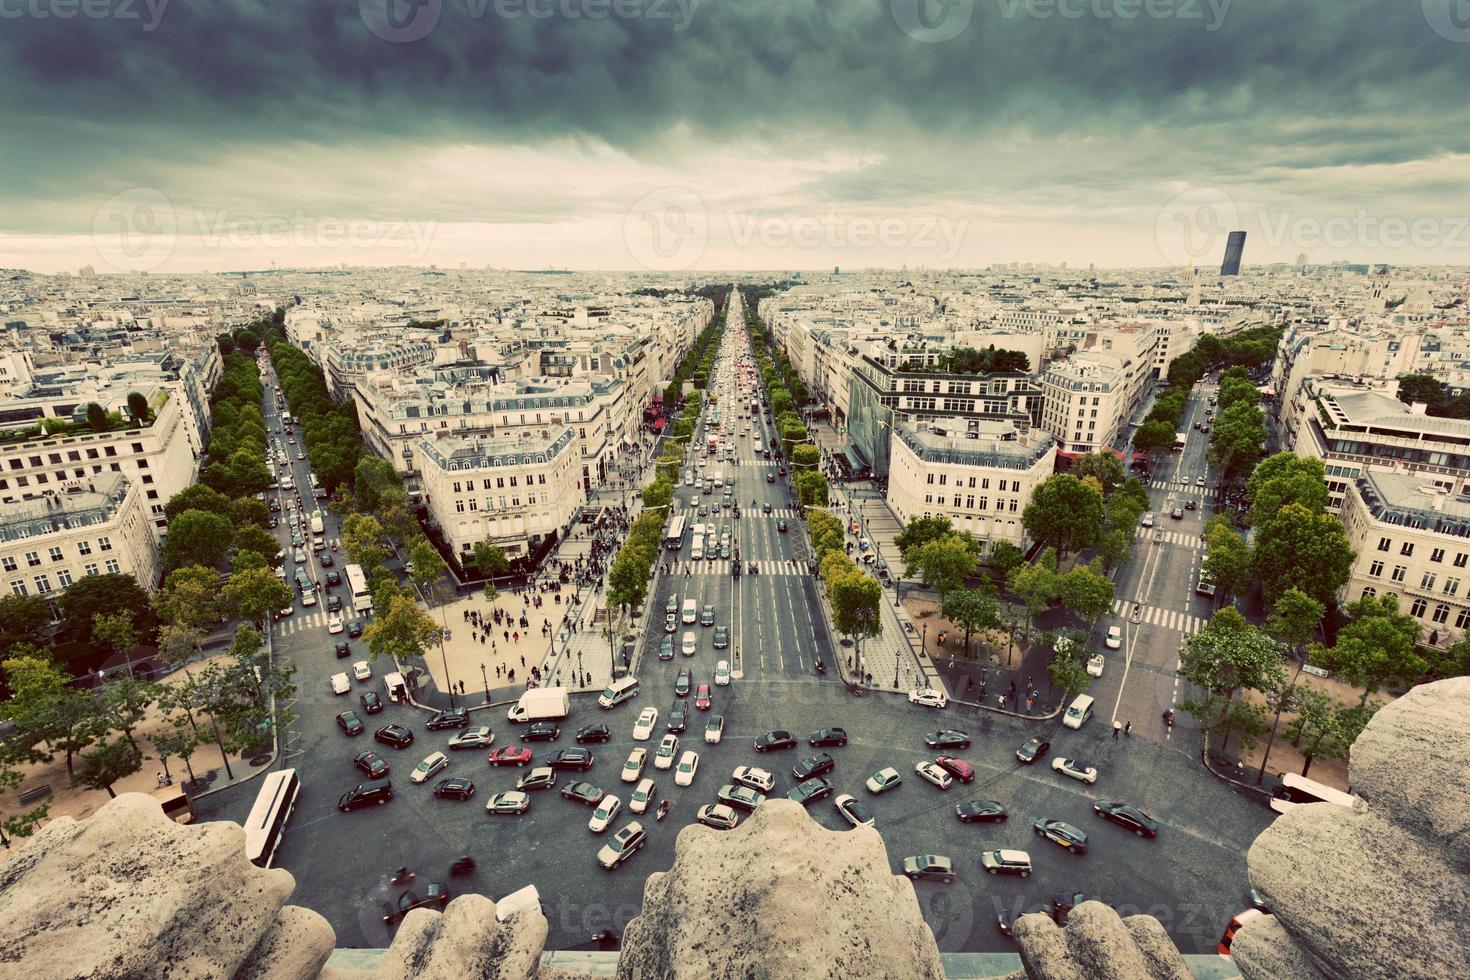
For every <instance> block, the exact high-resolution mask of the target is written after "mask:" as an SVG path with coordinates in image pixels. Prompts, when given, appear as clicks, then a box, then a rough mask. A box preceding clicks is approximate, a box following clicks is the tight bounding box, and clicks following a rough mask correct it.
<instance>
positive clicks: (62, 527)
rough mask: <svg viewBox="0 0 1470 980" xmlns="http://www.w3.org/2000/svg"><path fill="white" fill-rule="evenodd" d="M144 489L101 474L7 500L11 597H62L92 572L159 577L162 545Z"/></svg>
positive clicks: (0, 547) (150, 581)
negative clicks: (74, 484) (70, 485)
mask: <svg viewBox="0 0 1470 980" xmlns="http://www.w3.org/2000/svg"><path fill="white" fill-rule="evenodd" d="M151 524H152V522H151V520H150V519H149V514H148V510H147V506H146V502H145V498H144V495H143V493H142V492H141V487H140V485H139V484H137V483H135V482H134V481H132V480H130V479H129V478H128V477H127V476H125V475H123V474H122V473H114V472H102V473H98V474H96V475H95V476H92V477H89V478H87V479H85V480H83V481H81V484H80V485H79V486H77V487H75V488H73V489H69V490H60V489H56V488H53V489H51V490H48V491H45V492H43V493H41V494H39V495H37V496H33V497H30V498H28V499H25V500H10V499H7V500H6V501H5V502H3V503H0V572H3V576H4V580H5V581H6V583H7V584H8V585H9V587H10V592H11V594H12V595H18V596H40V597H42V598H45V599H48V600H54V599H56V598H58V597H59V596H60V595H61V594H62V593H63V592H65V591H66V590H67V589H68V588H69V587H70V586H71V585H72V583H73V582H76V581H78V580H80V579H82V578H85V577H87V576H89V575H114V574H127V575H132V576H133V577H134V578H135V579H137V581H138V584H140V585H142V586H143V587H144V588H145V589H152V588H153V587H154V585H155V584H157V579H158V542H157V540H156V539H155V537H154V535H153V532H152V527H151Z"/></svg>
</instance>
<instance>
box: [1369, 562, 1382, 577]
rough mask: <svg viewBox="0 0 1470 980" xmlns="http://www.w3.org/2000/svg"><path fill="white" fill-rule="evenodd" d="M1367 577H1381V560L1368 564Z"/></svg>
mask: <svg viewBox="0 0 1470 980" xmlns="http://www.w3.org/2000/svg"><path fill="white" fill-rule="evenodd" d="M1368 577H1369V578H1382V577H1383V562H1381V561H1375V562H1374V563H1373V564H1371V565H1369V566H1368Z"/></svg>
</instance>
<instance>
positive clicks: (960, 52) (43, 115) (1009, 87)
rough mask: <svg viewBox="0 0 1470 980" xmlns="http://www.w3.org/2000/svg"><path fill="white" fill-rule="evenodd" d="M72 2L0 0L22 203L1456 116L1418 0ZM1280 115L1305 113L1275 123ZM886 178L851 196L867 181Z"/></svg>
mask: <svg viewBox="0 0 1470 980" xmlns="http://www.w3.org/2000/svg"><path fill="white" fill-rule="evenodd" d="M79 2H80V0H0V86H3V90H4V91H5V93H6V96H5V99H4V108H3V109H0V133H4V134H6V135H4V136H0V163H3V164H5V165H7V169H8V171H9V176H10V177H11V178H13V179H8V180H7V184H8V186H9V188H10V189H9V191H8V192H0V194H5V193H8V194H9V195H13V196H14V197H13V198H12V200H15V199H19V198H22V197H24V198H26V199H28V200H27V206H28V207H35V209H36V213H37V214H41V213H44V211H45V209H44V207H43V206H40V205H37V204H36V202H45V201H48V200H56V201H60V200H62V199H64V198H66V197H67V196H68V195H69V194H72V193H75V192H76V190H77V189H78V187H79V186H93V185H96V186H97V187H98V188H99V189H101V188H105V187H107V186H113V185H116V184H119V183H121V184H122V185H123V186H126V185H127V184H128V183H130V182H136V181H139V180H145V179H147V178H148V175H149V173H150V172H152V173H155V174H158V173H163V172H166V171H167V169H168V168H169V167H170V166H173V165H176V164H179V163H182V162H185V161H190V160H196V161H197V160H208V159H210V158H211V157H219V158H225V159H228V160H229V162H230V165H232V166H239V165H241V164H248V162H249V155H250V154H251V152H252V147H253V146H260V145H265V144H269V145H272V146H280V145H282V144H290V143H293V142H299V143H300V144H302V145H307V146H316V147H321V146H332V145H342V146H349V147H355V148H357V152H358V153H359V154H363V153H367V154H371V152H372V147H373V146H374V145H375V144H376V145H382V146H385V147H386V146H390V145H391V146H395V147H399V148H401V147H402V146H403V141H418V142H422V143H423V144H424V145H425V146H437V145H442V144H445V143H449V144H454V143H465V144H474V143H478V142H497V143H506V142H530V143H535V142H538V141H543V140H549V139H557V138H567V137H573V138H588V139H592V140H601V141H606V142H607V143H609V144H611V145H613V146H617V147H620V148H623V149H625V150H627V151H629V152H631V153H633V154H635V155H641V154H650V155H652V154H657V153H658V152H659V147H660V146H661V144H662V143H663V141H664V140H665V138H666V137H667V136H668V135H669V134H670V133H671V132H674V131H676V130H679V129H681V128H687V129H689V130H692V131H693V132H694V133H695V134H696V135H700V136H703V137H704V138H708V139H712V140H716V141H725V140H731V139H735V140H738V139H740V138H742V137H743V136H748V137H749V138H750V139H751V140H761V141H766V142H769V143H781V142H790V143H792V144H796V143H800V142H806V143H822V142H826V143H830V144H833V145H841V146H845V147H849V148H852V147H871V148H872V149H873V150H874V151H875V152H879V153H887V152H890V151H892V152H894V153H895V154H896V155H900V156H901V155H902V151H903V150H904V149H905V148H911V147H912V146H913V144H914V142H915V140H916V139H918V138H920V135H921V134H922V135H923V136H924V137H932V138H935V139H946V140H970V141H973V143H974V146H975V148H976V149H975V152H977V153H984V152H985V146H986V143H985V140H986V138H987V135H988V134H990V133H1005V132H1014V131H1015V130H1016V129H1018V128H1019V129H1023V130H1024V129H1028V128H1029V129H1031V130H1033V131H1035V132H1038V133H1057V132H1063V133H1072V132H1075V133H1079V134H1080V133H1093V134H1098V135H1100V136H1104V137H1106V138H1108V139H1109V140H1112V141H1114V142H1115V143H1125V142H1126V141H1128V140H1129V139H1130V138H1132V136H1133V134H1134V133H1135V132H1142V131H1144V130H1148V131H1149V132H1152V133H1154V134H1155V136H1154V139H1157V138H1158V137H1157V133H1158V132H1159V131H1166V130H1168V129H1170V128H1173V127H1182V128H1184V129H1185V130H1188V131H1192V132H1195V133H1196V134H1198V136H1199V138H1198V139H1196V140H1195V141H1194V142H1193V144H1192V146H1191V147H1190V148H1191V149H1199V148H1201V147H1202V146H1207V145H1208V144H1209V143H1210V142H1212V141H1213V142H1214V144H1215V146H1216V147H1217V148H1218V150H1219V152H1220V153H1221V154H1233V155H1234V157H1235V158H1234V159H1233V160H1231V161H1225V160H1221V161H1220V165H1221V167H1222V168H1225V169H1241V168H1243V167H1246V166H1249V165H1248V164H1246V163H1244V161H1245V160H1253V161H1255V162H1257V163H1259V162H1262V161H1270V162H1271V163H1272V164H1273V165H1275V166H1279V167H1288V168H1312V167H1315V166H1321V165H1324V164H1327V165H1347V164H1355V163H1356V164H1361V163H1382V162H1393V161H1404V160H1413V159H1417V158H1420V157H1422V156H1424V155H1426V154H1433V153H1441V152H1462V151H1464V150H1465V142H1466V140H1467V137H1466V136H1465V135H1462V134H1464V133H1466V132H1467V131H1470V130H1467V128H1466V127H1465V126H1464V125H1463V119H1464V115H1465V109H1464V93H1465V92H1466V91H1470V45H1467V44H1457V43H1453V42H1451V41H1449V40H1446V38H1445V37H1443V36H1441V35H1440V34H1438V33H1436V32H1435V30H1433V29H1432V26H1431V24H1430V22H1429V21H1428V20H1427V19H1426V17H1425V15H1424V13H1423V11H1422V9H1421V3H1420V2H1419V0H1401V2H1394V3H1383V2H1381V0H1320V2H1306V0H1291V2H1280V0H1235V2H1233V3H1230V2H1226V0H973V7H971V6H970V3H969V0H949V2H950V3H951V4H953V5H954V6H952V7H951V8H950V10H951V13H953V12H955V11H963V10H966V9H969V10H971V17H970V20H969V23H968V26H967V27H966V28H965V29H964V30H963V31H961V32H960V33H959V34H958V36H956V37H954V38H953V39H952V40H948V41H945V42H944V43H924V42H922V41H918V40H915V39H913V38H912V37H910V36H909V35H907V34H906V33H905V32H904V31H903V30H901V29H900V27H899V21H901V20H902V19H903V18H902V17H901V16H900V17H898V18H896V17H895V14H894V11H895V10H901V9H903V8H904V5H905V4H908V5H909V6H910V7H911V6H912V5H913V4H914V3H915V2H918V3H923V4H932V5H935V6H933V7H932V10H943V9H945V8H943V6H942V5H940V0H881V2H880V0H841V2H838V0H827V2H823V0H724V2H716V0H703V2H698V3H695V4H694V6H693V7H692V8H691V7H690V6H689V4H691V3H694V0H442V7H441V11H440V14H439V16H438V18H437V21H436V23H435V25H434V27H433V29H432V30H429V31H428V32H427V33H426V34H425V35H424V36H423V37H422V38H420V39H418V40H415V41H412V42H411V43H390V42H388V41H385V40H383V39H382V38H381V37H379V36H377V35H376V34H375V33H374V32H373V31H372V30H370V29H369V25H368V21H369V19H370V18H366V19H365V17H364V9H373V5H374V4H375V3H376V4H379V5H381V3H382V2H383V0H362V2H361V3H359V2H357V0H299V2H292V3H287V2H262V0H255V2H249V0H171V2H164V0H95V4H96V6H95V8H94V9H95V10H98V11H102V12H104V13H106V12H109V11H110V12H111V15H110V16H86V15H77V16H72V17H69V18H66V19H63V18H61V17H59V16H57V15H56V14H57V12H58V11H59V10H60V9H62V8H63V7H65V8H67V9H72V10H75V9H76V4H77V3H79ZM386 2H389V3H398V2H399V0H386ZM419 2H420V3H424V2H428V3H433V2H435V0H419ZM1426 2H1427V3H1429V4H1433V3H1435V2H1438V0H1426ZM681 3H682V5H681ZM528 6H530V7H533V8H534V9H535V10H537V11H541V12H545V11H548V10H549V11H551V12H552V13H553V16H551V17H540V16H533V15H532V14H531V13H529V12H528V9H527V8H528ZM124 9H126V10H127V11H128V12H130V13H132V15H133V16H123V11H124ZM404 9H405V10H408V11H410V12H411V11H412V10H413V8H404ZM619 10H622V11H625V12H626V11H628V10H637V11H642V12H643V14H644V16H634V17H628V16H618V15H617V13H616V12H617V11H619ZM1125 10H1136V11H1143V13H1142V14H1141V15H1140V16H1137V17H1135V18H1133V19H1123V18H1122V17H1120V16H1119V12H1120V11H1125ZM562 11H574V12H580V13H581V14H583V16H581V17H578V18H576V19H573V18H570V17H568V16H564V15H563V14H562ZM594 11H603V12H607V13H610V14H611V15H609V16H604V17H603V18H601V19H588V18H587V16H586V14H588V13H589V12H594ZM1148 11H1152V12H1153V13H1154V15H1153V16H1151V15H1150V14H1149V13H1148ZM516 12H519V15H511V14H514V13H516ZM1078 14H1080V16H1078ZM1159 14H1164V15H1165V16H1159ZM686 18H687V23H685V22H684V21H685V19H686ZM1357 118H1363V119H1365V120H1367V119H1373V120H1376V122H1372V123H1368V122H1365V123H1364V124H1362V125H1355V124H1354V120H1355V119H1357ZM1298 119H1301V120H1317V121H1318V122H1319V124H1318V125H1315V126H1305V127H1302V128H1301V129H1300V131H1299V132H1297V133H1295V135H1287V132H1288V130H1289V129H1290V124H1292V123H1293V122H1294V121H1295V120H1298ZM1384 120H1388V121H1389V122H1385V121H1384ZM1394 121H1397V122H1399V123H1402V124H1404V128H1400V129H1399V130H1397V131H1395V130H1394V129H1393V128H1392V125H1391V123H1392V122H1394ZM1227 130H1228V131H1229V133H1230V138H1229V139H1225V138H1221V137H1219V136H1218V135H1216V136H1214V137H1211V136H1209V135H1208V134H1210V133H1216V134H1218V133H1221V132H1224V131H1227ZM1288 144H1289V148H1283V147H1286V146H1288ZM1086 163H1087V161H1086V160H1085V159H1079V160H1078V161H1077V165H1078V166H1079V168H1080V167H1082V166H1084V165H1085V164H1086ZM1160 169H1161V170H1162V169H1166V168H1164V167H1163V166H1162V164H1161V166H1160ZM888 170H889V172H888V173H887V174H886V176H887V177H888V179H890V180H892V181H895V182H901V178H900V177H899V176H898V175H897V174H894V173H892V170H893V168H888ZM881 176H884V168H881V167H880V168H875V169H874V170H873V171H871V172H870V173H866V174H862V175H861V176H858V177H855V178H854V177H849V178H847V184H848V187H847V192H850V193H857V194H864V195H869V196H871V197H875V198H876V197H881V196H882V195H883V194H884V193H885V191H884V188H883V186H881V185H880V184H879V183H877V181H878V178H879V177H881ZM1088 179H1090V180H1095V181H1097V180H1102V179H1103V178H1101V177H1099V176H1098V175H1096V174H1092V175H1090V177H1089V178H1088ZM1117 179H1123V175H1119V178H1117ZM160 182H161V181H160ZM918 183H919V182H918V181H916V182H915V184H916V185H917V184H918ZM958 183H960V184H963V183H964V179H963V175H961V178H960V180H959V181H958ZM817 184H818V185H819V184H820V181H818V182H817ZM902 190H903V188H902V187H901V186H898V184H897V183H896V184H895V185H893V186H890V187H889V192H893V191H899V192H902ZM913 190H914V191H915V192H920V188H919V187H917V186H915V187H914V188H913ZM282 191H283V192H284V193H289V191H290V187H289V186H287V187H283V188H282ZM817 193H821V192H820V190H819V191H817ZM22 220H24V219H22ZM0 223H3V222H0Z"/></svg>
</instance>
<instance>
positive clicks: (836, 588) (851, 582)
mask: <svg viewBox="0 0 1470 980" xmlns="http://www.w3.org/2000/svg"><path fill="white" fill-rule="evenodd" d="M827 601H828V602H830V603H831V605H832V621H833V623H834V625H836V627H837V631H838V632H839V633H846V634H847V635H848V636H850V637H852V638H853V639H854V641H856V642H857V644H858V646H857V649H858V655H859V657H861V656H862V641H863V640H864V639H867V638H869V637H874V636H878V635H880V634H881V633H882V632H883V620H882V609H881V608H880V606H881V603H882V602H883V587H882V586H881V585H879V584H878V582H877V580H876V579H874V578H871V577H869V576H867V575H864V574H863V573H861V572H858V571H852V572H848V573H845V574H841V575H837V576H835V577H829V578H828V579H827Z"/></svg>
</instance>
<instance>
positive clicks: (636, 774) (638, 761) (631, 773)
mask: <svg viewBox="0 0 1470 980" xmlns="http://www.w3.org/2000/svg"><path fill="white" fill-rule="evenodd" d="M647 764H648V750H647V749H645V748H643V747H642V746H639V747H637V748H635V749H634V750H633V751H632V752H629V753H628V759H627V761H626V762H624V763H623V776H622V779H623V782H625V783H636V782H638V780H640V779H642V778H643V767H644V766H645V765H647Z"/></svg>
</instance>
